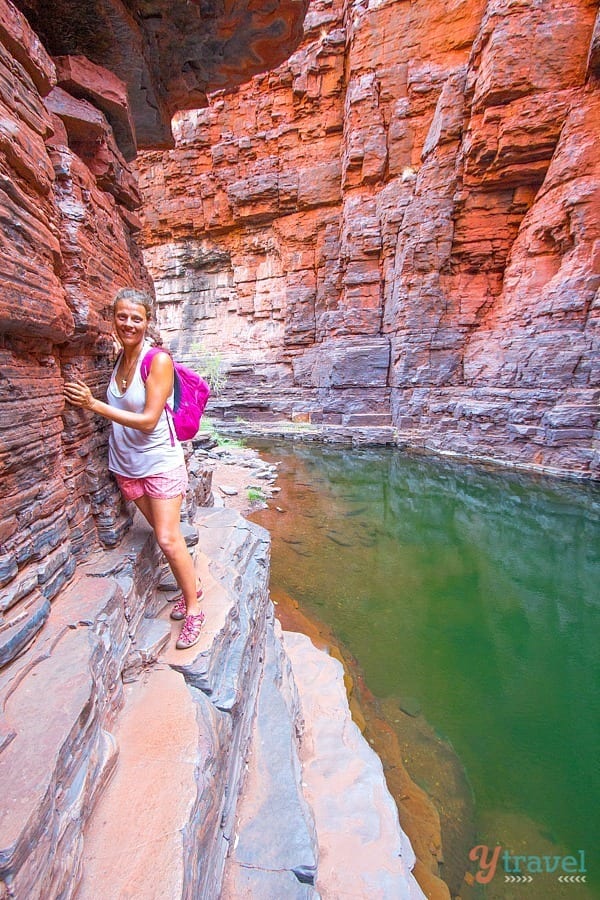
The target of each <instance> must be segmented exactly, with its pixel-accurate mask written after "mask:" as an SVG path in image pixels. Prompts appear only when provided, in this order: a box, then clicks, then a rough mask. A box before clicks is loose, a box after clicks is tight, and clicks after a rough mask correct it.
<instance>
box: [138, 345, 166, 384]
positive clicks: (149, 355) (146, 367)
mask: <svg viewBox="0 0 600 900" xmlns="http://www.w3.org/2000/svg"><path fill="white" fill-rule="evenodd" d="M157 353H168V354H169V356H170V355H171V354H170V353H169V351H168V350H165V348H164V347H150V349H149V350H147V351H146V353H145V354H144V357H143V359H142V365H141V366H140V375H141V376H142V381H146V379H147V378H148V374H149V372H150V366H151V365H152V360H153V359H154V357H155V356H156V354H157Z"/></svg>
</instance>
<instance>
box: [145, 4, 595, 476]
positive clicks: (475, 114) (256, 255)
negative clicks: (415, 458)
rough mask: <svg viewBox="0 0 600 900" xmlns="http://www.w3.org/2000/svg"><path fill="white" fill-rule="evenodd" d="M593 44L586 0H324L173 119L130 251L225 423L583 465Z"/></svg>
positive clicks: (589, 390)
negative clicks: (279, 56)
mask: <svg viewBox="0 0 600 900" xmlns="http://www.w3.org/2000/svg"><path fill="white" fill-rule="evenodd" d="M599 48H600V19H599V14H598V4H597V3H596V2H595V0H551V2H544V3H541V2H538V0H529V2H523V3H514V2H509V0H477V2H458V3H456V2H450V0H438V2H436V3H433V4H432V3H426V2H424V0H418V2H414V3H407V2H385V0H383V2H378V3H374V2H364V0H362V2H358V0H355V2H351V0H347V2H342V0H339V2H337V0H324V2H323V0H322V2H314V3H312V5H311V7H310V9H309V13H308V15H307V18H306V21H305V40H304V44H303V45H302V47H301V48H300V49H299V50H298V51H297V52H296V53H295V54H294V55H293V56H292V57H291V58H290V59H289V61H288V62H286V63H284V64H283V65H281V66H280V67H279V68H278V69H277V70H275V71H273V72H270V73H269V74H266V75H261V76H257V77H255V78H254V79H253V80H252V82H251V83H250V84H249V85H248V86H245V87H243V88H239V89H238V90H237V92H236V93H234V94H233V95H227V96H223V95H221V94H214V95H212V96H211V98H210V105H209V107H208V108H207V109H204V110H200V111H195V112H188V113H186V114H182V115H180V116H179V117H178V118H177V119H176V124H175V136H176V148H175V149H174V150H171V151H168V152H161V153H144V154H142V156H141V157H140V158H139V159H138V161H137V163H136V166H137V168H138V171H139V173H140V188H141V191H142V194H143V196H144V199H145V203H144V213H143V220H144V229H143V241H144V245H145V254H144V255H145V260H146V263H147V265H148V267H149V269H150V271H151V273H152V276H153V278H154V281H155V284H156V289H157V295H158V297H159V300H160V302H161V307H162V321H163V327H164V330H165V331H166V332H167V333H168V334H169V336H170V340H171V342H172V345H173V347H174V348H175V349H176V350H177V351H178V352H179V353H181V354H183V355H187V356H188V357H189V358H193V357H194V356H198V355H202V354H205V353H206V352H207V351H208V352H213V353H220V354H222V355H223V357H224V360H225V362H226V368H227V369H228V381H227V385H226V387H225V391H224V394H223V397H222V404H221V406H222V413H223V415H224V416H227V417H231V418H233V417H235V416H242V417H246V418H261V419H269V418H271V419H273V418H275V419H279V418H284V417H290V418H292V419H299V420H305V421H306V420H310V421H311V422H313V423H325V424H327V423H330V424H343V425H348V426H352V427H353V426H356V425H361V424H364V425H373V424H381V425H384V424H386V423H390V422H391V423H392V424H393V425H394V426H395V427H396V429H397V440H398V442H399V443H400V444H404V445H409V446H412V447H416V448H430V449H433V450H436V451H449V452H454V453H458V454H466V455H469V456H471V457H482V458H491V459H494V460H497V461H508V462H510V463H513V464H522V465H526V466H534V467H541V468H544V467H545V468H549V469H554V470H557V471H568V472H575V473H578V474H581V475H587V476H592V477H598V475H599V474H600V457H599V452H598V437H599V433H598V399H599V396H600V362H599V361H600V354H599V352H598V351H599V348H600V341H599V337H598V321H599V317H600V299H599V294H598V289H599V285H600V257H599V256H598V247H599V246H600V245H599V239H600V216H599V213H598V210H599V208H600V150H599V148H598V141H597V133H598V125H599V123H600V91H599V90H598V79H599V76H600V49H599ZM218 408H219V403H218V402H217V403H216V404H213V409H217V410H218Z"/></svg>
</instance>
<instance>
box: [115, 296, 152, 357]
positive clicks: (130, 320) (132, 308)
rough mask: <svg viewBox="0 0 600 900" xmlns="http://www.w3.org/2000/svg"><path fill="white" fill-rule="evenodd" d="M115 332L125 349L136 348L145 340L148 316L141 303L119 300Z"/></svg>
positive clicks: (116, 307) (116, 308) (116, 309)
mask: <svg viewBox="0 0 600 900" xmlns="http://www.w3.org/2000/svg"><path fill="white" fill-rule="evenodd" d="M114 316H115V331H116V332H117V338H118V339H119V341H120V342H121V344H122V345H123V347H125V348H127V347H135V346H136V345H137V344H140V343H141V342H142V341H143V340H144V336H145V334H146V328H147V327H148V316H147V315H146V310H145V308H144V307H143V306H142V304H141V303H132V302H131V301H130V300H119V301H117V304H116V306H115V313H114Z"/></svg>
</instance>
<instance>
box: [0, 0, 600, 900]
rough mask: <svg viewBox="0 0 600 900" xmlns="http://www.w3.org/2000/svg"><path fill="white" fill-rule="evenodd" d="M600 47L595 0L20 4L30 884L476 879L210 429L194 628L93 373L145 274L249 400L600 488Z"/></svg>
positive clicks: (13, 130)
mask: <svg viewBox="0 0 600 900" xmlns="http://www.w3.org/2000/svg"><path fill="white" fill-rule="evenodd" d="M599 78H600V12H599V9H598V3H597V2H596V0H476V2H467V0H435V2H432V3H428V2H425V0H315V2H311V3H310V4H309V3H308V2H305V0H273V2H271V3H268V4H256V3H253V2H249V0H232V2H228V3H227V4H219V3H212V2H211V0H208V2H203V3H200V2H199V0H174V2H171V3H167V2H165V0H84V2H81V0H79V2H76V0H58V2H55V3H49V2H47V0H18V2H14V3H13V2H11V0H0V106H1V112H0V260H1V263H0V266H1V268H0V278H1V283H2V292H1V293H0V467H1V469H0V471H1V475H2V479H1V486H0V497H1V504H0V709H1V710H2V714H1V716H0V796H1V797H2V803H1V804H0V807H1V808H0V898H2V900H4V898H17V900H25V898H26V900H36V898H39V900H42V898H43V900H53V898H58V897H61V898H67V897H73V898H75V897H79V898H82V900H86V898H90V900H104V898H106V900H113V898H117V897H118V898H125V897H132V898H136V900H137V898H139V900H151V898H153V897H156V898H158V897H160V898H161V900H164V898H169V900H170V898H176V897H186V898H188V897H189V898H192V897H193V898H199V897H204V898H207V900H216V898H218V897H223V898H224V900H227V898H231V900H237V898H239V897H242V896H249V897H257V898H259V897H260V900H268V898H269V897H272V898H273V900H281V898H283V897H285V898H286V900H287V898H292V897H298V898H311V897H315V898H316V897H318V896H322V897H324V898H326V897H330V898H334V900H336V898H337V897H339V896H346V895H347V894H348V891H351V890H355V891H356V892H357V893H356V896H357V897H358V896H360V897H369V900H371V898H375V897H381V898H386V900H387V898H392V897H393V898H396V897H402V898H413V897H414V898H417V897H422V896H428V897H432V898H440V900H441V898H448V897H449V891H448V888H447V887H446V885H445V884H444V882H443V881H442V880H441V878H443V848H442V847H441V846H440V842H439V821H438V820H437V818H436V813H435V810H433V809H432V808H431V807H430V806H428V805H427V798H425V797H423V796H421V795H422V792H420V791H419V790H418V789H417V788H416V787H415V786H414V785H411V786H409V787H407V802H408V804H409V805H410V804H411V803H412V802H413V801H414V803H415V810H417V809H418V811H419V812H418V813H417V812H415V813H414V818H415V819H416V820H417V821H416V823H415V828H414V837H413V835H410V839H409V837H407V835H406V834H405V833H404V831H403V830H402V828H401V827H400V824H399V819H398V811H397V809H396V806H395V804H394V802H393V801H392V798H391V796H390V794H389V791H388V790H387V786H386V783H385V778H384V773H383V770H382V767H381V763H380V761H379V759H378V757H377V756H376V755H375V753H374V752H373V751H372V749H371V748H370V747H369V745H368V743H367V742H366V741H365V739H364V738H363V737H362V735H361V734H360V731H359V729H358V728H357V726H356V725H355V724H354V723H353V722H352V720H351V718H350V714H349V710H348V703H347V698H346V696H345V693H344V689H343V685H344V673H343V670H342V667H341V666H340V665H339V664H338V663H337V662H336V661H335V659H333V657H331V656H327V654H325V653H322V652H321V651H317V650H315V649H314V648H313V647H312V645H310V642H309V641H308V640H305V639H303V638H302V637H301V636H298V635H291V634H289V633H282V630H281V628H280V627H279V626H278V624H277V622H276V621H275V618H274V615H273V606H272V603H271V600H270V596H269V553H270V550H269V535H268V533H267V532H266V531H264V530H263V529H262V528H259V527H258V526H257V525H254V524H252V523H249V522H247V521H246V520H245V519H244V518H242V517H241V516H239V515H238V514H235V513H234V512H233V511H232V510H227V509H221V508H220V506H219V502H218V498H217V497H216V496H215V494H216V492H215V491H214V490H213V489H212V486H211V465H213V464H214V460H213V461H212V462H211V459H210V458H209V457H207V455H206V453H205V452H204V451H202V448H201V447H200V448H199V447H192V446H191V445H190V446H188V447H187V450H186V454H187V458H188V467H189V470H190V475H191V480H190V489H189V491H188V497H187V510H186V514H185V515H186V521H185V524H184V526H183V527H184V530H185V535H186V540H187V542H188V544H189V546H190V547H191V548H192V552H193V553H194V557H195V562H196V567H197V570H198V572H200V573H201V574H202V577H203V578H205V579H206V583H207V612H208V614H209V620H210V625H209V627H208V628H207V629H206V632H205V634H204V636H203V639H202V643H201V644H199V645H198V647H196V649H195V650H192V651H185V652H184V654H183V656H182V655H181V654H179V655H178V653H177V651H175V650H173V646H172V644H173V642H172V637H171V627H170V623H169V620H168V606H167V600H168V595H169V591H171V590H172V588H173V584H172V583H170V582H169V578H168V576H167V575H166V574H165V562H164V559H163V558H162V557H161V554H160V552H159V550H158V548H157V546H156V544H155V543H154V541H153V540H152V539H151V537H150V533H149V531H148V530H147V529H146V528H145V527H144V525H143V524H142V523H141V522H140V520H139V517H135V516H134V515H133V508H132V506H131V505H130V504H127V503H125V502H124V501H123V499H122V497H121V495H120V493H119V491H118V488H117V486H116V483H115V482H114V480H113V479H112V477H111V476H110V474H109V472H108V470H107V467H106V458H107V440H108V430H107V424H106V422H105V420H101V419H100V418H98V417H95V416H94V415H93V414H92V413H91V412H89V411H87V410H84V409H76V408H73V407H70V406H65V403H64V400H63V385H64V382H65V381H68V380H70V379H72V378H73V377H81V378H83V379H84V380H85V381H86V382H87V383H88V384H89V385H90V386H91V388H92V390H93V392H94V395H95V396H96V397H101V396H102V395H103V393H104V391H105V389H106V384H107V381H108V378H109V375H110V371H111V368H112V365H113V361H114V353H115V348H114V343H113V336H112V313H111V309H112V301H113V298H114V295H115V293H116V292H117V290H118V289H120V288H122V287H125V286H135V287H141V288H145V289H147V290H148V291H150V292H151V293H155V295H156V299H157V306H158V310H159V324H160V327H161V331H162V334H163V338H164V340H165V343H166V344H167V345H168V346H169V347H170V348H171V349H172V350H173V352H174V354H175V355H176V356H177V357H178V358H179V359H180V360H182V361H184V362H188V363H190V364H192V365H195V366H197V367H199V368H202V367H203V366H206V365H207V364H209V365H212V366H216V367H217V368H218V370H219V380H220V385H219V388H218V390H215V391H214V392H213V397H212V398H211V401H210V407H209V415H210V416H211V418H212V420H213V421H214V422H216V424H217V427H218V428H223V429H224V430H227V429H232V430H236V429H237V430H245V431H249V432H253V431H260V432H265V431H267V432H269V431H270V430H271V431H277V430H278V429H285V428H289V429H294V428H296V429H298V430H301V429H303V428H304V429H306V430H307V434H310V436H312V437H316V438H318V439H320V440H323V441H339V442H341V443H355V444H359V445H360V444H362V443H371V444H386V445H390V446H391V447H394V448H396V449H397V451H398V452H403V451H405V450H408V451H410V452H416V453H423V452H426V453H437V454H448V455H452V456H456V457H459V458H467V459H469V460H471V461H477V462H479V461H481V462H485V463H486V464H487V463H492V464H493V465H497V466H498V465H502V466H509V467H514V468H524V469H527V470H532V471H537V472H544V473H549V474H551V475H559V476H567V477H569V478H574V479H579V480H585V481H589V482H595V481H597V479H598V477H599V475H600V440H599V439H600V433H599V432H600V428H599V424H598V423H599V420H600V415H599V404H598V401H599V399H600V354H599V352H598V351H599V342H600V341H599V336H598V324H599V320H600V287H599V286H600V149H599V144H598V137H597V136H598V128H599V125H600V91H599V89H598V88H599ZM319 691H322V692H323V697H324V698H326V699H324V700H323V704H324V705H326V706H327V709H328V710H329V713H330V714H329V716H327V715H324V714H323V708H320V707H319V704H318V703H316V702H315V696H317V693H318V692H319ZM334 726H335V727H334ZM336 728H337V730H336ZM329 729H331V730H329ZM140 746H143V747H147V748H148V749H149V752H148V754H147V756H140V753H139V747H140ZM331 747H334V748H335V753H334V758H335V761H336V765H335V766H334V765H333V764H331V759H330V757H329V756H328V753H329V752H330V751H331ZM334 768H335V769H336V777H337V778H338V779H339V780H338V781H336V780H335V778H333V779H332V778H331V777H329V778H328V771H329V776H331V771H332V770H333V769H334ZM338 769H339V771H338ZM352 779H354V782H353V780H352ZM353 783H356V784H359V785H360V787H361V790H360V791H358V792H357V794H358V797H355V796H354V792H353V791H352V790H350V786H351V785H352V784H353ZM340 785H343V786H344V788H340ZM354 801H356V805H355V806H353V805H352V803H353V802H354ZM367 810H368V811H369V813H370V815H367V813H366V811H367ZM371 814H372V815H371ZM419 815H422V816H424V817H426V818H427V821H426V822H425V823H424V822H420V821H418V818H419ZM332 822H333V823H334V824H333V825H332ZM340 822H342V823H344V825H343V826H341V825H340ZM336 823H337V824H336ZM342 837H343V838H344V839H345V840H342V839H341V838H342ZM413 848H414V849H413ZM415 852H416V853H417V857H418V859H416V858H415ZM345 860H346V861H348V860H349V861H350V862H348V866H347V867H346V864H345V862H344V861H345ZM466 864H467V863H466V862H465V865H466ZM440 876H441V877H440Z"/></svg>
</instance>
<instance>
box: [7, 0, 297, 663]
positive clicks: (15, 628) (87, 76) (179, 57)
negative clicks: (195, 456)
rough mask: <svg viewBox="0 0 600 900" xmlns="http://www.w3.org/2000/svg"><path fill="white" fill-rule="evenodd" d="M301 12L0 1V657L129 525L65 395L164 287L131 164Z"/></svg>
mask: <svg viewBox="0 0 600 900" xmlns="http://www.w3.org/2000/svg"><path fill="white" fill-rule="evenodd" d="M304 11H305V6H304V4H303V3H302V2H297V0H289V2H288V0H281V2H279V0H278V2H275V3H273V4H271V5H270V6H269V9H268V10H261V9H252V8H249V7H248V5H247V4H246V3H244V0H239V2H233V3H231V4H229V5H228V7H227V10H225V9H224V8H223V7H221V6H214V7H211V5H210V4H204V5H203V6H202V8H201V7H200V4H198V3H185V2H183V0H182V2H181V3H178V4H170V5H165V7H164V8H161V5H160V4H146V3H144V2H142V0H139V2H137V0H136V2H134V0H131V2H127V3H121V2H120V0H93V2H92V0H91V2H89V3H85V4H81V3H75V2H72V0H60V2H58V3H52V4H49V3H46V2H44V0H21V2H18V3H17V4H16V5H13V4H12V3H11V2H9V0H0V151H1V152H0V277H1V281H2V292H1V295H0V401H1V406H0V466H1V472H2V485H1V493H0V499H1V503H0V591H1V594H0V667H2V666H3V665H5V664H6V663H8V662H9V661H10V660H11V659H12V658H13V657H14V656H15V655H16V654H18V653H19V652H20V651H21V650H22V649H23V648H24V647H25V646H26V645H27V644H28V642H29V641H31V639H32V638H33V637H34V636H35V634H36V633H37V631H38V630H39V629H40V627H41V626H42V625H43V623H44V621H45V620H46V619H47V617H48V615H49V613H50V604H51V601H52V600H53V599H54V598H55V597H57V596H58V594H59V592H60V589H61V587H62V586H63V585H64V584H65V583H66V582H67V581H68V580H69V579H70V578H71V576H72V575H73V572H74V569H75V565H76V561H77V559H80V558H82V556H84V555H85V554H86V553H88V552H89V551H90V550H92V549H93V548H94V547H97V546H98V545H99V544H104V545H108V546H112V545H114V544H116V543H117V542H118V541H119V540H120V539H121V537H122V536H123V534H124V532H125V530H126V529H127V527H128V525H129V522H130V519H129V514H128V512H127V510H125V509H123V508H122V505H121V500H120V495H119V492H118V490H117V488H116V485H115V484H114V482H113V481H112V479H110V478H109V475H108V473H107V471H106V460H105V456H106V441H107V423H106V422H104V424H102V420H100V419H97V418H96V417H94V416H92V415H91V414H90V413H88V412H85V411H82V410H75V409H74V408H68V409H64V402H63V396H62V390H63V381H64V380H65V379H67V378H71V377H73V375H79V376H81V377H83V378H84V379H85V380H86V381H87V382H88V383H89V384H90V386H91V387H92V390H93V391H94V393H95V394H96V395H97V396H101V395H102V393H103V391H104V389H105V383H106V381H107V377H108V373H109V371H110V367H111V363H112V359H113V356H114V353H113V343H112V338H111V331H112V312H111V306H112V301H113V297H114V295H115V293H116V291H117V290H118V289H119V288H121V287H123V286H125V285H136V286H138V287H144V286H145V287H147V288H148V289H150V290H151V291H152V290H153V288H152V281H151V278H150V276H149V274H148V272H147V270H146V268H145V265H144V262H143V259H142V255H141V251H140V249H139V246H138V243H137V235H138V232H139V230H140V220H139V218H138V211H139V207H140V204H141V197H140V193H139V190H138V186H137V178H136V175H135V173H134V172H133V171H132V170H131V168H130V166H129V163H128V162H127V160H129V159H131V157H132V156H134V155H135V152H136V147H137V146H139V145H140V144H141V145H143V146H163V145H164V144H165V143H170V142H172V139H171V132H170V115H171V113H172V112H173V110H174V109H176V108H178V107H180V106H185V105H186V103H187V104H188V105H189V104H190V103H193V104H194V105H197V104H198V103H199V102H200V100H201V99H202V97H204V93H203V91H204V90H205V89H208V87H212V88H214V87H216V86H219V85H222V84H237V83H239V81H240V80H243V78H244V77H249V75H250V74H253V73H255V72H256V71H259V70H261V69H263V68H265V67H267V66H269V65H271V64H273V63H274V62H279V61H280V60H281V59H282V58H284V56H285V55H286V53H288V52H289V51H290V49H292V47H293V46H295V44H296V42H297V40H298V32H299V30H300V28H301V22H302V18H303V14H304ZM34 28H35V29H36V30H34ZM184 35H185V40H184V39H183V36H184ZM242 45H243V52H242ZM138 51H139V52H138ZM86 54H87V55H86ZM153 116H154V117H155V118H154V119H153V118H152V117H153Z"/></svg>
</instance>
